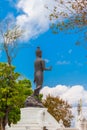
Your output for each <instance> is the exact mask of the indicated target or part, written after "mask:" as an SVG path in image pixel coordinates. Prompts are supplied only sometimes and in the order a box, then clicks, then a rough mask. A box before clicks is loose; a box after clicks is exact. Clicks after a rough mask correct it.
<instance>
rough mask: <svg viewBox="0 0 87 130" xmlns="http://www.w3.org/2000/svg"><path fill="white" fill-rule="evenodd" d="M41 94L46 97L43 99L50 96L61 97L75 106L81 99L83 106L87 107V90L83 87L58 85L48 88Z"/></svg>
mask: <svg viewBox="0 0 87 130" xmlns="http://www.w3.org/2000/svg"><path fill="white" fill-rule="evenodd" d="M41 93H42V94H43V95H44V97H43V98H46V96H47V95H48V94H50V95H52V96H59V97H60V98H63V99H64V100H66V101H68V102H69V103H70V104H72V105H73V106H75V105H76V104H77V103H78V101H79V99H82V101H83V105H84V106H85V105H86V106H87V90H85V89H84V87H83V86H81V85H75V86H71V87H70V86H65V85H57V86H56V87H53V88H50V87H48V86H46V87H44V88H43V89H42V90H41Z"/></svg>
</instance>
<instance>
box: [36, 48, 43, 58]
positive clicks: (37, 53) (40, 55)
mask: <svg viewBox="0 0 87 130" xmlns="http://www.w3.org/2000/svg"><path fill="white" fill-rule="evenodd" d="M36 56H37V57H42V51H41V50H40V47H37V50H36Z"/></svg>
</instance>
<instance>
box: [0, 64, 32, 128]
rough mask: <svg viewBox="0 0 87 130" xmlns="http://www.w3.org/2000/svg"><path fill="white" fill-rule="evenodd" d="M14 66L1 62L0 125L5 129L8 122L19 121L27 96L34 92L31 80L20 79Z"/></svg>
mask: <svg viewBox="0 0 87 130" xmlns="http://www.w3.org/2000/svg"><path fill="white" fill-rule="evenodd" d="M14 70H15V67H14V66H9V65H8V64H6V63H0V126H1V128H2V130H5V126H6V124H7V123H8V124H9V125H10V124H11V123H17V121H18V120H19V119H20V107H23V105H24V101H25V99H26V97H27V96H29V95H30V94H31V93H32V89H31V82H30V81H29V80H27V79H23V80H19V81H18V78H19V76H20V74H19V73H16V72H15V71H14Z"/></svg>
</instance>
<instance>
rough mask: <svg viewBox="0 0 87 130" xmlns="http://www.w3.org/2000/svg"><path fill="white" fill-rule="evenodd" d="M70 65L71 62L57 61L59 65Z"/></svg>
mask: <svg viewBox="0 0 87 130" xmlns="http://www.w3.org/2000/svg"><path fill="white" fill-rule="evenodd" d="M68 64H70V61H65V60H64V61H57V65H68Z"/></svg>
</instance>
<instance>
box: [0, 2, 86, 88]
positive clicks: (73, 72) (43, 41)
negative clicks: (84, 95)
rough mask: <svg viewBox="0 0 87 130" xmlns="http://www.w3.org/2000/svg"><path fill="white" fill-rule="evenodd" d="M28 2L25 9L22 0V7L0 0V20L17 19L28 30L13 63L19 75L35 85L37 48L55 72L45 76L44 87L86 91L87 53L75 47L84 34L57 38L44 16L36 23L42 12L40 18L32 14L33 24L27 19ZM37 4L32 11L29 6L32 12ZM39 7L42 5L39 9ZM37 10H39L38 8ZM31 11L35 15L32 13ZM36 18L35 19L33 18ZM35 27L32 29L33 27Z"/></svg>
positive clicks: (82, 48) (18, 4) (61, 35)
mask: <svg viewBox="0 0 87 130" xmlns="http://www.w3.org/2000/svg"><path fill="white" fill-rule="evenodd" d="M28 2H29V1H28V0H26V1H25V3H26V4H24V6H22V5H23V0H20V2H19V3H17V2H16V0H15V1H14V2H13V1H12V0H3V1H2V0H0V19H5V18H6V17H7V16H8V15H10V16H14V18H15V19H16V23H18V22H19V25H20V24H21V25H23V26H24V27H25V29H26V28H27V31H29V30H30V32H28V33H27V34H28V36H27V37H26V39H24V42H23V44H24V45H25V47H24V48H22V49H19V52H18V54H17V56H16V58H15V59H14V60H13V65H15V66H16V71H17V72H19V73H21V74H22V75H23V76H24V77H27V78H29V79H30V80H31V82H32V83H33V74H34V60H35V58H36V57H35V50H36V47H37V46H40V48H41V50H42V52H43V59H45V60H46V66H47V67H48V66H50V65H51V66H52V67H53V68H52V71H50V72H45V73H44V84H43V86H49V87H54V86H56V85H58V84H62V85H68V86H72V85H82V86H84V88H85V89H87V64H86V63H87V59H86V55H87V50H86V49H85V48H84V47H83V46H79V47H78V46H76V45H75V43H76V41H78V39H79V40H80V38H81V36H82V35H83V34H82V32H80V33H71V34H66V33H64V32H59V33H58V34H56V35H55V34H53V33H52V31H51V30H50V28H49V26H48V24H49V21H48V23H46V22H47V21H46V19H45V21H44V22H43V21H41V19H44V17H43V16H42V15H41V19H38V20H37V21H36V23H34V22H35V20H36V19H37V18H38V17H40V12H39V10H38V11H37V14H34V13H33V12H34V10H33V12H30V17H31V20H30V19H29V16H28V18H27V15H28V13H29V12H28V11H29V10H28V8H26V5H27V3H28ZM34 2H35V1H34V0H33V3H32V2H31V4H30V7H29V6H28V7H29V8H30V9H31V6H32V4H33V5H34ZM36 6H37V5H36ZM41 6H42V5H41ZM39 7H40V5H39V6H38V8H39ZM34 8H35V9H37V8H36V7H34ZM30 11H32V9H31V10H30ZM25 13H26V15H25ZM41 13H42V12H41ZM33 14H34V15H35V17H34V18H33ZM38 14H39V15H38ZM24 15H25V16H26V17H25V16H24ZM37 15H38V17H37ZM21 18H24V19H23V20H26V21H27V22H26V23H27V25H28V26H25V25H24V23H23V21H22V20H20V19H21ZM35 18H36V19H35ZM20 21H21V23H20ZM38 21H39V24H38ZM32 24H33V27H30V26H32ZM37 24H38V26H37ZM35 25H36V26H35ZM41 25H42V26H41ZM28 27H29V29H28ZM35 27H36V29H35ZM38 30H39V31H38ZM31 34H32V35H31ZM82 42H85V41H82ZM19 44H21V43H19ZM0 61H1V62H2V61H4V62H5V61H6V56H5V54H4V52H0ZM34 87H35V85H34V84H33V88H34Z"/></svg>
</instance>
